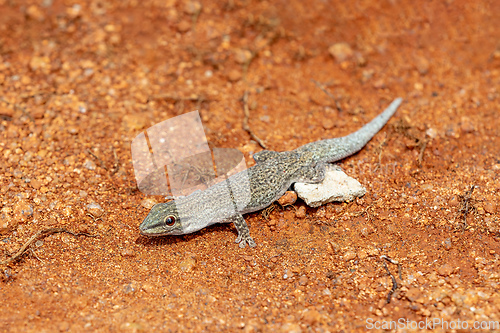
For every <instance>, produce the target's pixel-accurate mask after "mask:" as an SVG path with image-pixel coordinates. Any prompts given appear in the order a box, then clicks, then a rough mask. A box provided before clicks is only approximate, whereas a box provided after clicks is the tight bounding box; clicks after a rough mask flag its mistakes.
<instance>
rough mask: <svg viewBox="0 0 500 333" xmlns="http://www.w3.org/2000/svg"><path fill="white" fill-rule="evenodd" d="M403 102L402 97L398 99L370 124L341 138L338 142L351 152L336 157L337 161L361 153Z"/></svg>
mask: <svg viewBox="0 0 500 333" xmlns="http://www.w3.org/2000/svg"><path fill="white" fill-rule="evenodd" d="M402 101H403V99H402V98H401V97H399V98H396V99H395V100H394V101H393V102H392V103H391V104H390V105H389V106H388V107H387V108H386V109H385V110H384V111H383V112H382V113H381V114H379V115H378V116H376V117H375V118H374V119H373V120H372V121H370V122H369V123H368V124H366V125H365V126H363V127H361V128H360V129H359V130H357V131H356V132H354V133H351V134H349V135H347V136H344V137H342V138H339V139H338V140H339V141H340V142H341V145H342V146H344V147H348V149H349V150H348V151H345V152H344V154H343V156H335V160H340V159H342V158H345V157H347V156H350V155H352V154H354V153H357V152H358V151H360V150H361V149H362V148H363V147H364V146H365V145H366V144H367V143H368V141H370V140H371V139H372V138H373V137H374V136H375V134H377V133H378V132H379V131H380V130H381V129H382V127H384V125H385V124H386V123H387V122H388V121H389V119H390V118H391V117H392V116H393V115H394V113H395V112H396V110H397V109H398V107H399V105H401V102H402ZM333 140H335V139H333ZM340 142H338V143H340ZM338 143H337V144H338Z"/></svg>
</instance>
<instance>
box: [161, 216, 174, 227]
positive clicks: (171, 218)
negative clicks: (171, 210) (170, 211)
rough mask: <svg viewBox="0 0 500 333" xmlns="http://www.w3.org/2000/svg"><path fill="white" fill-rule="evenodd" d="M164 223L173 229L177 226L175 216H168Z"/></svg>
mask: <svg viewBox="0 0 500 333" xmlns="http://www.w3.org/2000/svg"><path fill="white" fill-rule="evenodd" d="M163 222H165V225H166V226H167V227H171V226H173V225H174V224H175V217H174V216H167V217H165V220H163Z"/></svg>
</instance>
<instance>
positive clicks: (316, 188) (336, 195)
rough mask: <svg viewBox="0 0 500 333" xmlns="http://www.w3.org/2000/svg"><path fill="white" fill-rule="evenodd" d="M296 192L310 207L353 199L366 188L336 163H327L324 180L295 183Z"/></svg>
mask: <svg viewBox="0 0 500 333" xmlns="http://www.w3.org/2000/svg"><path fill="white" fill-rule="evenodd" d="M294 189H295V192H297V195H298V196H299V198H301V199H302V200H304V202H305V203H306V204H307V205H308V206H309V207H319V206H321V205H324V204H326V203H329V202H333V201H340V202H342V201H352V200H354V198H356V197H362V196H363V195H365V193H366V189H365V188H364V187H363V186H362V185H361V184H360V183H359V182H358V181H357V180H356V179H354V178H352V177H349V176H348V175H346V174H345V173H344V171H343V170H342V169H341V168H340V167H339V166H338V165H334V164H327V165H326V174H325V179H324V180H323V182H321V183H318V184H305V183H295V185H294Z"/></svg>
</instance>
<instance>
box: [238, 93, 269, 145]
mask: <svg viewBox="0 0 500 333" xmlns="http://www.w3.org/2000/svg"><path fill="white" fill-rule="evenodd" d="M243 111H244V112H245V118H243V129H244V130H245V131H247V132H248V134H250V137H251V138H252V139H254V140H255V141H257V143H258V144H259V145H260V146H261V147H262V148H264V149H267V146H266V145H265V143H264V142H263V141H262V140H261V139H260V138H259V137H257V135H255V134H254V133H253V132H252V130H251V129H250V126H249V125H248V118H250V110H249V109H248V90H245V93H244V94H243Z"/></svg>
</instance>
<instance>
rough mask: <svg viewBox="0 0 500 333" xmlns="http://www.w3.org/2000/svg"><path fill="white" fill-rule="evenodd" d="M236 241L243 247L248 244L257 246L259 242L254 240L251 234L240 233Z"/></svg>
mask: <svg viewBox="0 0 500 333" xmlns="http://www.w3.org/2000/svg"><path fill="white" fill-rule="evenodd" d="M236 243H239V246H240V247H241V248H242V249H243V248H245V246H246V245H247V244H248V246H250V247H256V246H257V244H255V242H254V241H253V238H252V236H250V235H239V236H238V238H236Z"/></svg>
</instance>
